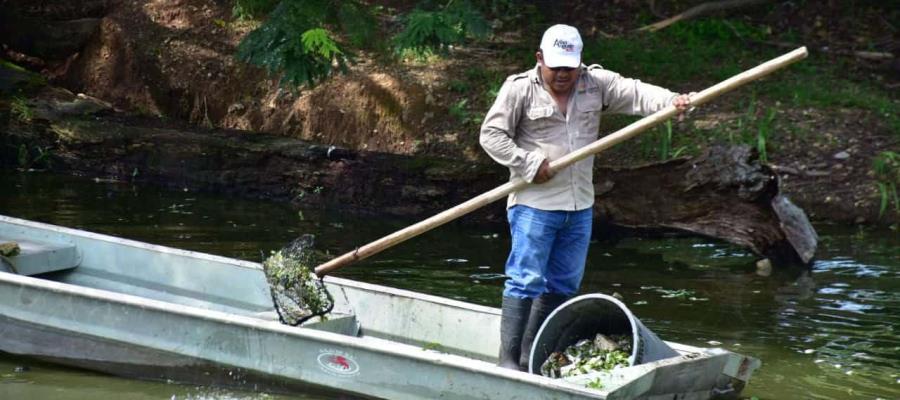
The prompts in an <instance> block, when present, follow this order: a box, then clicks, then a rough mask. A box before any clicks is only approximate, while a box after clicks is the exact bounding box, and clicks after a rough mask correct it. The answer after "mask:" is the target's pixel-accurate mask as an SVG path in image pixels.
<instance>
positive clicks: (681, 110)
mask: <svg viewBox="0 0 900 400" xmlns="http://www.w3.org/2000/svg"><path fill="white" fill-rule="evenodd" d="M695 94H697V92H691V93H688V94H679V95H678V96H677V97H675V99H674V100H672V105H673V106H675V108H677V109H678V120H679V121H684V114H685V112H686V111H687V112H691V111H693V110H694V107H691V96H693V95H695Z"/></svg>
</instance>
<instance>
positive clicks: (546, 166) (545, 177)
mask: <svg viewBox="0 0 900 400" xmlns="http://www.w3.org/2000/svg"><path fill="white" fill-rule="evenodd" d="M553 175H554V174H553V172H552V171H550V161H547V159H546V158H545V159H544V161H543V162H541V166H540V167H538V171H537V173H536V174H534V179H533V180H532V181H531V183H544V182H547V181H549V180H550V178H553Z"/></svg>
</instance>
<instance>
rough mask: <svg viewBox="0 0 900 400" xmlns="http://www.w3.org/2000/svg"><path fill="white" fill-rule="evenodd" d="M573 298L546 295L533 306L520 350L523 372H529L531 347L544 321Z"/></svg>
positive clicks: (551, 294) (520, 364)
mask: <svg viewBox="0 0 900 400" xmlns="http://www.w3.org/2000/svg"><path fill="white" fill-rule="evenodd" d="M570 298H572V297H571V296H566V295H562V294H557V293H544V294H542V295H541V296H540V297H538V298H537V299H536V300H535V301H534V302H533V303H532V304H531V313H530V315H529V316H528V324H527V325H526V326H525V332H524V333H523V334H522V348H521V350H519V366H520V368H521V369H522V371H528V363H529V361H530V359H531V346H532V344H534V339H535V337H536V336H537V333H538V330H539V329H541V325H543V324H544V320H545V319H547V316H548V315H550V313H551V312H553V310H555V309H556V307H559V306H560V304H562V303H565V302H566V300H569V299H570Z"/></svg>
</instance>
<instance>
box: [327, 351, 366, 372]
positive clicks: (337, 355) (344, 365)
mask: <svg viewBox="0 0 900 400" xmlns="http://www.w3.org/2000/svg"><path fill="white" fill-rule="evenodd" d="M316 360H317V361H318V362H319V367H320V368H322V370H323V371H325V372H327V373H329V374H331V375H335V376H353V375H356V374H358V373H359V364H357V363H356V361H354V360H353V357H351V356H350V355H349V354H347V353H344V352H343V351H340V350H333V349H322V350H319V357H317V358H316Z"/></svg>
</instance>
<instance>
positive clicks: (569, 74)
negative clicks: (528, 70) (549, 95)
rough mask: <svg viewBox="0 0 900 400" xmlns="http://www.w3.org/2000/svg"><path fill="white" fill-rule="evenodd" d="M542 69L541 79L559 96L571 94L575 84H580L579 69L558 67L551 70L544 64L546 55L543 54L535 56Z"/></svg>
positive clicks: (538, 53)
mask: <svg viewBox="0 0 900 400" xmlns="http://www.w3.org/2000/svg"><path fill="white" fill-rule="evenodd" d="M535 56H536V57H537V60H538V64H540V67H541V79H543V80H544V83H545V84H547V86H548V87H549V88H550V90H551V91H553V93H554V94H557V95H565V94H569V93H570V92H571V91H572V88H573V87H575V83H576V82H578V75H579V74H580V73H581V69H579V68H567V67H557V68H550V67H548V66H547V65H545V64H544V55H543V54H541V52H540V51H539V52H537V53H536V54H535Z"/></svg>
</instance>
